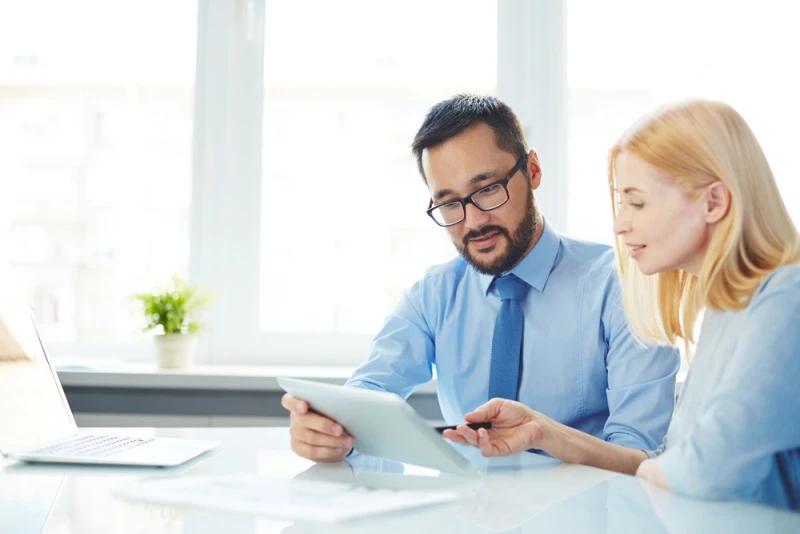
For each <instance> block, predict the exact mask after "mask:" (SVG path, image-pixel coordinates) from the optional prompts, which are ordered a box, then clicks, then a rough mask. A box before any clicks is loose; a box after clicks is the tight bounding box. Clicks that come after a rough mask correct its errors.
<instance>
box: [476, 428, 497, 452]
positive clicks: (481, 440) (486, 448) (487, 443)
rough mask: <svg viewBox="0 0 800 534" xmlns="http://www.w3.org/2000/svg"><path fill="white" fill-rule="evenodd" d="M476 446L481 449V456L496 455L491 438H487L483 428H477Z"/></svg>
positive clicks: (487, 434)
mask: <svg viewBox="0 0 800 534" xmlns="http://www.w3.org/2000/svg"><path fill="white" fill-rule="evenodd" d="M478 447H479V448H480V449H481V454H482V455H483V456H487V457H488V456H496V453H495V449H494V447H493V446H492V440H491V439H490V438H489V433H488V432H487V431H486V429H485V428H480V429H478Z"/></svg>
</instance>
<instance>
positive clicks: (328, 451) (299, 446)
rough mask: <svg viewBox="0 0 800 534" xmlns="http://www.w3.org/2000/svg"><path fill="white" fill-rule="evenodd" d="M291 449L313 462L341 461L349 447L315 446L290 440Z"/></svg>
mask: <svg viewBox="0 0 800 534" xmlns="http://www.w3.org/2000/svg"><path fill="white" fill-rule="evenodd" d="M292 450H294V452H295V453H297V454H298V455H299V456H302V457H303V458H308V459H309V460H313V461H315V462H341V461H342V460H344V459H345V457H346V456H347V454H348V452H350V451H349V449H339V448H331V447H317V446H314V445H309V444H308V443H303V442H301V441H296V442H295V441H292Z"/></svg>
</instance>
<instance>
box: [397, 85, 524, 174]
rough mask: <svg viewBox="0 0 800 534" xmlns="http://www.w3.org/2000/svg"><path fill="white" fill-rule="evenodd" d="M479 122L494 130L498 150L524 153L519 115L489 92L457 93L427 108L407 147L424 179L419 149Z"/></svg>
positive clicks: (421, 150) (429, 146) (518, 156)
mask: <svg viewBox="0 0 800 534" xmlns="http://www.w3.org/2000/svg"><path fill="white" fill-rule="evenodd" d="M478 122H483V123H486V124H487V125H489V127H490V128H491V129H492V130H493V131H494V138H495V143H497V147H498V148H499V149H500V150H504V151H506V152H510V153H511V154H513V155H514V156H515V157H517V158H520V157H522V156H523V155H525V154H527V153H528V143H527V142H526V141H525V134H524V133H523V131H522V126H521V125H520V123H519V119H518V118H517V116H516V115H515V114H514V112H513V111H511V108H510V107H508V106H507V105H506V104H505V103H503V102H502V101H500V100H498V99H497V98H495V97H493V96H481V95H470V94H460V95H456V96H454V97H453V98H450V99H449V100H445V101H444V102H439V103H438V104H436V105H435V106H433V107H432V108H431V110H430V111H429V112H428V115H427V116H426V117H425V121H424V122H423V123H422V126H420V128H419V131H418V132H417V135H415V136H414V142H413V143H412V145H411V150H412V152H413V153H414V156H415V157H416V158H417V168H418V169H419V173H420V175H422V179H423V180H425V182H426V183H427V182H428V179H427V178H426V177H425V171H424V170H423V169H422V152H423V151H424V150H425V149H426V148H431V147H434V146H436V145H439V144H441V143H444V142H445V141H447V140H448V139H451V138H453V137H455V136H457V135H458V134H460V133H461V132H463V131H464V130H466V129H467V128H469V127H470V126H472V125H473V124H475V123H478Z"/></svg>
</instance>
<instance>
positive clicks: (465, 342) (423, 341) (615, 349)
mask: <svg viewBox="0 0 800 534" xmlns="http://www.w3.org/2000/svg"><path fill="white" fill-rule="evenodd" d="M511 272H512V273H513V274H515V275H516V276H518V277H519V278H521V279H522V280H524V281H525V282H527V283H528V284H530V285H531V286H532V287H531V290H530V291H528V295H527V297H526V299H525V300H524V301H523V302H522V308H523V312H524V314H525V326H524V337H523V339H524V341H523V348H522V352H523V354H522V369H521V372H520V374H521V381H520V388H519V401H520V402H522V403H524V404H526V405H528V406H530V407H531V408H533V409H535V410H538V411H539V412H541V413H543V414H545V415H547V416H549V417H551V418H552V419H555V420H556V421H559V422H561V423H564V424H566V425H569V426H571V427H573V428H577V429H579V430H582V431H584V432H587V433H589V434H592V435H593V436H597V437H599V438H601V439H605V440H608V441H611V442H614V443H617V444H620V445H625V446H628V447H635V448H639V449H645V450H652V449H654V448H655V447H656V446H658V444H660V443H661V442H662V441H663V438H664V434H665V433H666V430H667V426H668V424H669V420H670V416H671V414H672V410H673V407H674V402H675V375H676V373H677V371H678V365H679V357H678V353H677V351H676V350H674V349H672V348H667V347H644V346H641V345H640V344H638V343H636V342H635V341H634V339H633V337H632V336H631V334H630V332H629V330H628V325H627V323H626V322H625V314H624V312H623V309H622V305H621V301H620V289H619V283H618V278H617V274H616V271H615V266H614V254H613V251H612V250H611V249H610V248H609V247H608V246H605V245H599V244H594V243H586V242H581V241H576V240H572V239H568V238H566V237H563V236H560V235H559V234H558V233H557V232H556V231H555V230H554V229H553V228H552V227H551V226H550V224H549V223H548V222H546V221H545V226H544V231H543V234H542V236H541V238H540V240H539V241H538V243H537V244H536V246H535V247H534V248H533V250H531V252H530V253H528V255H527V256H526V257H525V258H523V259H522V261H521V262H520V263H519V264H517V266H516V267H514V268H513V269H512V270H511ZM493 280H494V277H492V276H489V275H483V274H480V273H478V272H477V271H476V270H475V269H473V268H472V267H471V266H469V264H467V263H466V262H465V261H464V260H463V259H462V258H460V257H459V258H456V259H454V260H453V261H451V262H449V263H446V264H444V265H440V266H437V267H433V268H432V269H430V270H428V272H427V273H426V274H425V276H424V277H423V278H422V279H421V280H419V281H418V282H417V283H416V284H414V285H413V286H412V287H411V288H410V289H409V290H408V291H406V293H405V294H404V296H403V298H402V299H401V301H400V302H399V303H398V305H397V307H396V308H395V310H394V312H393V313H392V314H391V315H390V316H389V317H388V318H387V320H386V323H385V325H384V327H383V329H382V330H381V331H380V332H379V333H378V335H377V336H376V337H375V339H374V341H373V344H372V347H371V350H370V355H369V358H368V359H367V361H366V362H364V363H363V364H362V365H361V366H360V367H359V368H358V369H357V370H356V371H355V373H354V374H353V376H352V377H351V378H350V380H349V381H348V385H352V386H358V387H365V388H370V389H380V390H385V391H390V392H393V393H396V394H398V395H400V396H402V397H404V398H406V397H408V396H409V395H410V394H411V393H412V392H413V391H414V389H416V388H417V387H418V386H420V385H422V384H424V383H425V382H428V381H429V380H431V378H432V376H433V374H432V370H433V367H434V366H435V368H436V379H437V386H438V393H439V405H440V407H441V410H442V414H443V416H444V418H445V420H446V421H447V423H448V424H457V423H460V422H463V420H464V414H465V413H467V412H470V411H472V410H474V409H475V408H477V407H478V406H480V405H481V404H483V403H485V402H486V401H488V400H489V399H488V388H489V365H490V360H491V346H492V331H493V329H494V322H495V318H496V316H497V311H498V309H499V307H500V297H499V296H498V294H497V291H496V289H495V288H494V284H493Z"/></svg>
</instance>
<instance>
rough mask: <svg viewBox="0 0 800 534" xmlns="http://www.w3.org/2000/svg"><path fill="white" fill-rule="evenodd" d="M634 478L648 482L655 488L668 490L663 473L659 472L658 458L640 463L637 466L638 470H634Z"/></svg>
mask: <svg viewBox="0 0 800 534" xmlns="http://www.w3.org/2000/svg"><path fill="white" fill-rule="evenodd" d="M636 476H637V477H639V478H643V479H645V480H649V481H650V482H652V483H653V484H655V485H656V486H660V487H662V488H664V489H667V490H668V489H669V484H667V479H665V478H664V473H663V471H661V459H660V458H655V459H652V460H645V461H644V462H642V463H641V464H640V465H639V469H637V470H636Z"/></svg>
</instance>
